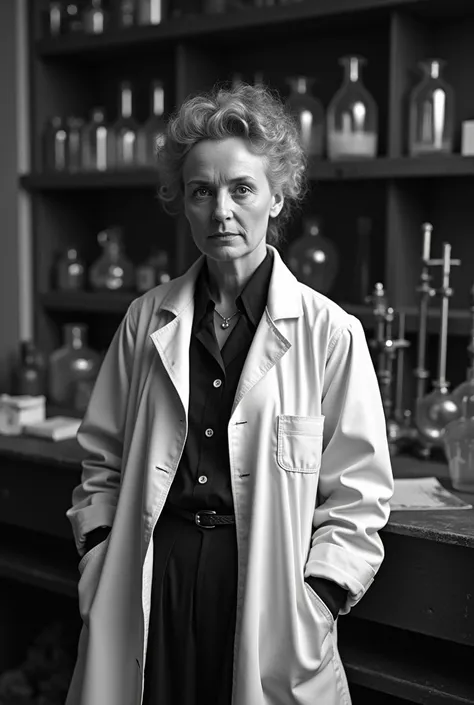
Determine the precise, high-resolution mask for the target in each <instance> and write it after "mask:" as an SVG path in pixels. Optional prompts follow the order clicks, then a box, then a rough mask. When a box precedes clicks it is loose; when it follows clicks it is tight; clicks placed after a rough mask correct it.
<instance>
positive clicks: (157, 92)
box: [137, 81, 166, 166]
mask: <svg viewBox="0 0 474 705" xmlns="http://www.w3.org/2000/svg"><path fill="white" fill-rule="evenodd" d="M164 101H165V94H164V89H163V82H162V81H153V83H152V87H151V111H150V117H149V118H148V120H147V121H146V122H145V123H144V124H143V125H140V127H139V128H138V134H137V142H138V143H137V160H138V163H139V164H141V165H142V166H155V164H156V153H157V149H158V147H159V146H161V145H163V143H164V140H165V130H166V123H165V119H164V117H163V114H164V110H165V107H164Z"/></svg>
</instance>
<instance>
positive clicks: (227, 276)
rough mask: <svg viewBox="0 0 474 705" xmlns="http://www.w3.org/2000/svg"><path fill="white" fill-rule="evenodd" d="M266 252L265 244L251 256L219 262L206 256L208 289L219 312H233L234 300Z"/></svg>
mask: <svg viewBox="0 0 474 705" xmlns="http://www.w3.org/2000/svg"><path fill="white" fill-rule="evenodd" d="M266 254H267V251H266V245H265V247H263V248H261V249H260V248H259V249H258V251H257V250H255V251H254V252H252V253H251V255H252V257H248V258H247V257H246V258H239V259H236V260H229V261H228V262H219V261H218V260H214V259H210V258H209V257H208V258H207V268H208V272H209V290H210V293H211V296H212V298H213V299H214V301H215V302H216V306H217V308H218V309H219V311H220V312H221V313H223V314H224V315H226V313H229V311H230V312H233V311H234V310H235V308H236V304H235V302H236V300H237V298H238V297H239V296H240V294H241V293H242V291H243V289H244V288H245V285H246V284H247V282H248V281H249V279H250V277H251V276H252V274H253V273H254V272H255V270H256V269H257V268H258V267H259V266H260V264H261V263H262V262H263V260H264V259H265V257H266Z"/></svg>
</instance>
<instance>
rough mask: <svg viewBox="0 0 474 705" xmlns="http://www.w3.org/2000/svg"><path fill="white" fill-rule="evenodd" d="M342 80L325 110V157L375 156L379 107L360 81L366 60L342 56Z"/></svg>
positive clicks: (358, 157) (355, 157)
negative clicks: (326, 150) (340, 85)
mask: <svg viewBox="0 0 474 705" xmlns="http://www.w3.org/2000/svg"><path fill="white" fill-rule="evenodd" d="M339 63H340V64H341V65H342V66H343V67H344V82H343V84H342V87H341V88H340V89H339V90H338V91H337V93H336V94H335V96H334V97H333V99H332V100H331V102H330V104H329V106H328V110H327V148H328V157H329V159H331V160H337V159H364V158H373V157H375V156H377V146H378V109H377V105H376V103H375V100H374V99H373V97H372V96H371V95H370V93H369V91H368V90H367V89H366V88H365V86H364V85H363V83H362V78H361V72H362V66H364V64H365V63H366V62H365V59H363V58H362V57H360V56H344V57H342V58H341V59H340V60H339Z"/></svg>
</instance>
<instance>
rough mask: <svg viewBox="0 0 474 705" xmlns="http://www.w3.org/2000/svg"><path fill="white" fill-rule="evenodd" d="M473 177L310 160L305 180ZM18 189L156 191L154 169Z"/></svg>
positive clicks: (440, 167) (437, 163)
mask: <svg viewBox="0 0 474 705" xmlns="http://www.w3.org/2000/svg"><path fill="white" fill-rule="evenodd" d="M454 176H474V157H463V156H461V155H458V154H456V155H452V156H446V157H426V158H419V159H413V158H410V157H399V158H393V159H392V158H389V157H380V158H378V159H371V160H358V161H352V162H345V161H344V162H343V161H341V162H329V161H325V160H321V161H316V160H313V161H312V162H311V163H310V167H309V177H310V179H313V180H315V181H339V180H347V181H351V180H352V181H356V180H359V181H363V180H375V179H416V178H418V179H421V178H430V177H431V178H434V177H441V178H442V177H454ZM20 184H21V186H22V187H23V188H24V189H26V190H28V191H64V190H80V191H84V190H87V189H94V190H95V189H111V188H112V189H123V188H127V189H128V188H152V189H157V188H158V177H157V173H156V171H155V170H154V169H133V170H129V171H117V172H113V171H112V172H109V173H78V174H61V173H58V174H55V173H32V174H24V175H22V176H20Z"/></svg>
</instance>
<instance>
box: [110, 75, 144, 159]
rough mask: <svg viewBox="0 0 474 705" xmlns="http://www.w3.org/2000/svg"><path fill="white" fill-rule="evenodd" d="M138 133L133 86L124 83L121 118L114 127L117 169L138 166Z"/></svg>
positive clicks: (113, 135) (126, 82)
mask: <svg viewBox="0 0 474 705" xmlns="http://www.w3.org/2000/svg"><path fill="white" fill-rule="evenodd" d="M137 131H138V125H137V122H136V120H135V119H134V117H133V104H132V86H131V83H130V82H129V81H122V83H121V84H120V112H119V118H118V120H117V121H116V122H115V124H114V125H113V127H112V139H113V143H114V157H115V158H114V165H115V167H116V168H117V169H129V168H131V167H134V166H136V163H137Z"/></svg>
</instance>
